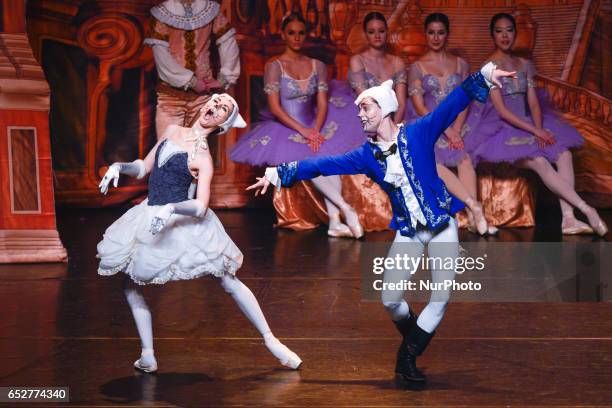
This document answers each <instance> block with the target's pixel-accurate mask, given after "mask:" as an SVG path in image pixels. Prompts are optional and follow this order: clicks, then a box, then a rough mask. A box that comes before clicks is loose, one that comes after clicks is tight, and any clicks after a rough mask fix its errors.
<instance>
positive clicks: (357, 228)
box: [342, 207, 363, 239]
mask: <svg viewBox="0 0 612 408" xmlns="http://www.w3.org/2000/svg"><path fill="white" fill-rule="evenodd" d="M342 213H343V214H344V219H345V220H346V224H347V225H348V227H349V228H350V229H351V233H352V234H353V237H355V239H359V238H361V237H363V227H362V226H361V223H360V222H359V216H358V215H357V213H356V212H355V210H354V209H353V208H351V207H346V208H343V209H342Z"/></svg>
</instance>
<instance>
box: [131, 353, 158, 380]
mask: <svg viewBox="0 0 612 408" xmlns="http://www.w3.org/2000/svg"><path fill="white" fill-rule="evenodd" d="M143 360H144V361H143ZM134 368H135V369H136V370H138V371H141V372H143V373H147V374H152V373H154V372H156V371H157V360H156V359H155V356H154V355H153V352H147V351H143V352H142V354H141V355H140V358H139V359H138V360H136V361H134Z"/></svg>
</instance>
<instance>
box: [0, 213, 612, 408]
mask: <svg viewBox="0 0 612 408" xmlns="http://www.w3.org/2000/svg"><path fill="white" fill-rule="evenodd" d="M123 211H125V210H121V209H101V210H60V211H59V214H58V223H59V230H60V235H61V237H62V241H63V242H64V245H65V246H66V248H67V250H68V253H69V257H70V260H69V262H68V263H67V264H55V265H52V264H42V265H34V264H32V265H2V266H0V299H2V301H1V303H0V304H1V305H2V310H1V312H0V313H1V314H0V387H5V386H21V387H23V386H69V387H70V400H71V405H74V406H120V405H126V404H127V405H146V406H172V407H174V406H194V407H195V406H198V407H217V406H253V407H260V406H294V407H298V406H299V407H409V406H419V407H442V406H449V407H484V406H520V407H527V406H530V407H531V406H551V407H574V406H576V407H577V406H581V407H584V406H593V407H594V406H612V302H525V303H491V302H478V303H476V302H471V303H469V302H455V303H451V304H450V306H449V308H448V311H447V314H446V316H445V318H444V320H443V322H442V324H441V326H440V327H439V328H438V331H437V333H436V336H435V337H434V339H433V341H432V344H431V346H430V347H429V348H428V350H427V352H426V353H425V355H424V356H423V357H421V358H419V366H421V367H423V368H424V369H425V371H426V373H427V374H428V386H427V388H426V389H425V390H404V389H399V388H397V387H396V386H395V385H394V382H393V373H392V371H393V366H394V359H395V351H396V348H397V346H398V344H399V340H400V339H399V335H398V334H397V333H396V331H395V329H394V327H393V325H392V324H391V322H390V320H389V318H388V316H387V313H386V312H385V310H384V308H383V307H382V305H381V304H380V302H365V301H362V300H361V291H360V272H359V254H360V252H361V251H362V250H363V246H364V245H366V244H367V243H369V242H377V241H388V240H391V239H392V237H393V233H392V232H380V233H369V234H367V236H366V241H352V240H343V239H333V238H327V236H326V235H325V231H324V230H323V229H317V230H313V231H309V232H302V233H295V232H292V231H284V230H283V231H280V230H276V229H274V228H273V227H272V223H273V222H274V215H273V213H271V211H270V210H261V209H260V210H241V211H235V210H232V211H221V210H219V211H216V213H217V215H218V216H219V218H220V219H221V221H222V223H223V224H224V226H225V228H226V230H227V232H228V234H229V235H230V236H231V237H232V239H234V241H235V242H236V244H237V245H238V247H239V248H240V249H241V250H242V251H243V253H244V255H245V262H244V266H243V268H242V269H240V270H239V272H238V275H239V277H240V279H241V280H242V281H243V282H244V283H245V284H246V285H247V286H249V287H250V288H251V289H252V291H253V292H254V294H255V296H256V297H257V298H258V300H259V302H260V304H261V306H262V309H263V310H264V313H265V314H266V317H267V319H268V322H269V324H270V326H271V328H272V330H273V331H274V333H275V335H276V336H277V337H279V338H280V339H281V340H282V341H283V342H285V343H286V344H287V345H288V346H289V347H290V348H292V349H293V350H294V351H296V352H297V353H298V354H299V355H300V357H301V358H302V360H303V361H304V363H303V366H302V368H301V369H300V370H299V371H290V370H286V369H283V368H282V367H280V365H279V364H277V362H276V360H275V359H274V358H273V357H272V356H271V355H270V354H269V353H268V351H267V349H266V348H265V346H264V345H263V343H262V341H261V340H260V339H259V337H258V333H257V332H256V330H255V329H254V328H253V327H252V326H251V325H250V324H249V322H248V321H247V320H246V318H245V317H244V316H243V315H242V313H241V312H240V311H239V310H238V308H237V307H236V305H235V304H234V302H233V301H232V299H231V298H230V297H229V296H228V295H227V294H226V293H225V292H224V291H223V289H222V288H221V287H220V285H219V284H218V282H216V281H215V279H214V278H211V277H207V278H202V279H198V280H194V281H186V282H174V283H170V284H168V285H165V286H161V287H146V288H145V296H146V298H147V301H148V302H149V305H150V307H151V310H152V313H153V318H154V335H155V338H156V345H155V349H156V355H157V358H158V362H159V366H160V369H159V372H158V374H157V375H154V376H152V375H140V374H136V373H134V372H133V370H132V368H131V365H132V362H133V361H134V360H135V359H136V358H137V357H138V354H139V341H138V338H137V334H136V330H135V327H134V323H133V320H132V317H131V313H130V311H129V308H128V306H127V304H126V302H125V300H124V297H123V292H122V289H121V287H122V283H121V281H122V279H121V278H119V277H117V276H114V277H99V276H97V274H96V268H97V260H96V258H95V255H96V243H97V242H98V241H99V240H100V238H101V236H102V233H103V232H104V230H105V228H106V227H107V226H108V225H109V224H110V223H112V222H113V221H114V220H115V219H116V218H118V217H119V216H120V215H121V213H122V212H123ZM604 215H605V218H606V220H607V222H608V224H609V225H612V213H611V212H610V211H608V212H605V213H604ZM550 225H554V223H548V224H547V223H544V224H543V225H539V226H538V227H537V228H529V229H515V230H502V231H501V232H500V234H499V236H498V237H491V238H478V237H476V236H475V235H472V234H470V233H468V232H466V231H462V232H461V239H462V240H463V241H479V240H491V241H496V242H530V241H559V240H560V239H561V236H560V232H559V231H558V227H557V228H555V227H551V226H550ZM566 240H569V241H574V242H581V243H588V242H592V241H597V239H596V238H594V237H589V236H581V237H566ZM509 262H512V260H509ZM422 306H423V305H422V304H417V305H416V307H417V309H420V308H421V307H422ZM0 405H2V404H1V403H0ZM11 406H27V404H24V405H18V404H12V405H11Z"/></svg>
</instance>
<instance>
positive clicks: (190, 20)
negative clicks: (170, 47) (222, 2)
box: [151, 0, 220, 30]
mask: <svg viewBox="0 0 612 408" xmlns="http://www.w3.org/2000/svg"><path fill="white" fill-rule="evenodd" d="M191 7H192V10H193V16H191V17H185V9H184V8H183V6H182V5H181V4H180V3H179V2H178V1H172V0H166V1H165V2H163V3H161V4H159V5H157V6H155V7H153V8H152V9H151V14H152V15H153V17H155V18H156V19H157V20H159V21H161V22H162V23H164V24H167V25H169V26H170V27H174V28H178V29H181V30H197V29H198V28H201V27H204V26H205V25H207V24H209V23H210V22H211V21H213V19H214V18H215V17H217V14H219V9H220V7H219V3H216V2H214V1H210V0H194V2H193V3H192V5H191Z"/></svg>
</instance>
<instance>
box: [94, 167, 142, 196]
mask: <svg viewBox="0 0 612 408" xmlns="http://www.w3.org/2000/svg"><path fill="white" fill-rule="evenodd" d="M119 174H125V175H127V176H131V177H136V178H139V179H140V178H143V177H144V176H145V174H146V169H145V165H144V161H142V160H135V161H133V162H131V163H113V164H111V165H110V167H109V168H108V170H106V174H104V177H102V181H100V184H98V187H99V188H100V192H101V193H102V194H106V193H107V192H108V185H109V184H110V182H111V181H112V182H113V186H115V187H117V185H118V184H119Z"/></svg>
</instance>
